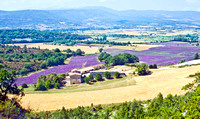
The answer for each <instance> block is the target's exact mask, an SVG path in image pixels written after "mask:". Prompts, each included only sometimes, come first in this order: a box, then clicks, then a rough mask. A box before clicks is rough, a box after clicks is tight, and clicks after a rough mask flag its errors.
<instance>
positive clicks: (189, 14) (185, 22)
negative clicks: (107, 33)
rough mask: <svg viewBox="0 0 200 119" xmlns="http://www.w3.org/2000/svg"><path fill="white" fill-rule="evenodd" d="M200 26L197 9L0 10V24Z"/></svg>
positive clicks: (35, 26) (41, 26)
mask: <svg viewBox="0 0 200 119" xmlns="http://www.w3.org/2000/svg"><path fill="white" fill-rule="evenodd" d="M138 26H149V27H172V28H174V27H175V28H186V27H200V12H195V11H152V10H144V11H139V10H127V11H117V10H113V9H109V8H104V7H88V8H80V9H67V10H21V11H0V28H15V29H16V28H28V29H29V28H30V29H40V30H42V29H67V28H133V27H138Z"/></svg>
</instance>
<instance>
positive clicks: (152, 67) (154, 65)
mask: <svg viewBox="0 0 200 119" xmlns="http://www.w3.org/2000/svg"><path fill="white" fill-rule="evenodd" d="M157 68H158V66H157V64H150V65H149V69H157Z"/></svg>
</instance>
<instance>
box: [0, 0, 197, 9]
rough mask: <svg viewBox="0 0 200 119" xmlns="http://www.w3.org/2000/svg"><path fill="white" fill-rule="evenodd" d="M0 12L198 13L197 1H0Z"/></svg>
mask: <svg viewBox="0 0 200 119" xmlns="http://www.w3.org/2000/svg"><path fill="white" fill-rule="evenodd" d="M0 3H1V6H0V10H5V11H16V10H61V9H77V8H84V7H106V8H111V9H114V10H166V11H200V6H199V5H200V1H199V0H176V1H175V0H168V1H162V0H151V1H149V0H123V1H122V0H56V1H55V0H34V1H31V0H9V1H5V0H0Z"/></svg>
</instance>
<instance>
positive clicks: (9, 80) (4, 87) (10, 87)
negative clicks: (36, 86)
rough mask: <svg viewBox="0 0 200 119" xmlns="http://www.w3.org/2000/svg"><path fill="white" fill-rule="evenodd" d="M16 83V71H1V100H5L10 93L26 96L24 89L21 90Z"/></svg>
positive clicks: (2, 69)
mask: <svg viewBox="0 0 200 119" xmlns="http://www.w3.org/2000/svg"><path fill="white" fill-rule="evenodd" d="M15 81H16V71H14V70H12V71H8V70H6V69H4V68H1V69H0V100H5V99H6V97H7V94H8V93H10V94H16V95H20V96H24V92H23V89H19V88H18V86H17V85H16V84H15Z"/></svg>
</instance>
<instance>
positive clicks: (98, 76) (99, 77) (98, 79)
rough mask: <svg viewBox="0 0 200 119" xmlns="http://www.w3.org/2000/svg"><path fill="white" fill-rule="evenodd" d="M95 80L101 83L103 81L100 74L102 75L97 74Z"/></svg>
mask: <svg viewBox="0 0 200 119" xmlns="http://www.w3.org/2000/svg"><path fill="white" fill-rule="evenodd" d="M95 79H96V80H97V81H101V80H102V76H101V74H100V73H97V74H96V75H95Z"/></svg>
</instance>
